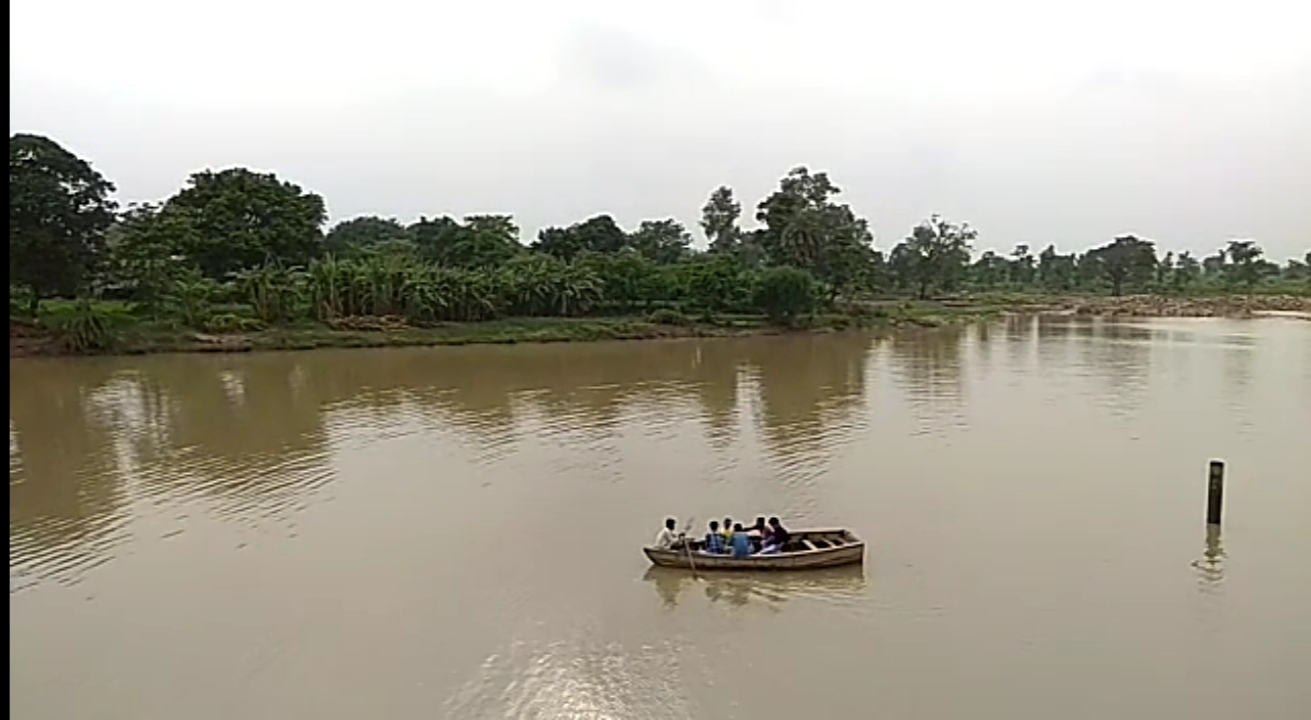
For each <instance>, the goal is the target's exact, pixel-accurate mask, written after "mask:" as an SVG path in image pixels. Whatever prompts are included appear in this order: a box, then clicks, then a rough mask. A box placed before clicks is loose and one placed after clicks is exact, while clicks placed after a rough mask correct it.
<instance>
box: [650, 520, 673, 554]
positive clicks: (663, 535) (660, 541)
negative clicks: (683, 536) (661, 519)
mask: <svg viewBox="0 0 1311 720" xmlns="http://www.w3.org/2000/svg"><path fill="white" fill-rule="evenodd" d="M677 526H678V523H677V522H676V521H675V520H674V519H673V518H666V519H665V526H664V527H662V528H660V532H658V533H656V539H655V547H656V549H657V550H672V549H673V548H674V544H675V543H677V542H678V535H677V534H675V533H674V528H675V527H677Z"/></svg>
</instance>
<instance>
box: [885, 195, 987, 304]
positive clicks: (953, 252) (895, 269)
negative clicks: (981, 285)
mask: <svg viewBox="0 0 1311 720" xmlns="http://www.w3.org/2000/svg"><path fill="white" fill-rule="evenodd" d="M976 237H978V233H977V232H976V231H975V230H974V229H973V228H971V227H970V226H969V225H968V224H966V223H961V224H956V223H952V222H949V221H947V220H946V219H945V218H943V217H942V216H941V215H933V216H931V217H930V218H929V219H927V220H925V221H923V222H921V223H920V224H919V225H916V226H915V227H914V228H913V229H912V230H911V233H910V237H908V238H906V239H905V240H903V241H902V242H900V243H898V244H897V246H896V247H894V248H892V254H891V255H890V256H889V258H888V264H889V266H890V269H891V271H892V273H893V274H894V276H896V277H897V278H898V280H899V284H901V285H902V286H903V287H911V288H914V289H915V294H916V296H918V297H919V298H920V299H927V298H928V297H929V295H930V293H931V292H932V291H933V290H935V289H943V290H950V289H952V288H954V287H956V285H957V284H958V283H959V282H960V278H961V277H962V276H963V275H964V274H965V268H966V266H967V265H968V264H969V261H970V245H971V243H973V242H974V239H975V238H976Z"/></svg>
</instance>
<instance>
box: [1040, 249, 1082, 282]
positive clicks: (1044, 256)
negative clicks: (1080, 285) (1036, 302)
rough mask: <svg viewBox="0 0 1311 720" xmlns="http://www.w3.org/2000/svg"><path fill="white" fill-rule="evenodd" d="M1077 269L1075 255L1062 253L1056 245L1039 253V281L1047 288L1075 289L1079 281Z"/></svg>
mask: <svg viewBox="0 0 1311 720" xmlns="http://www.w3.org/2000/svg"><path fill="white" fill-rule="evenodd" d="M1076 269H1077V266H1076V264H1075V257H1074V255H1073V254H1071V255H1061V254H1060V253H1058V252H1056V246H1055V245H1048V246H1047V248H1046V249H1045V250H1043V251H1042V252H1041V253H1039V254H1038V282H1039V283H1041V284H1042V286H1043V287H1044V288H1046V289H1047V290H1060V291H1069V290H1073V289H1074V287H1075V285H1076V284H1077V282H1078V277H1077V272H1076Z"/></svg>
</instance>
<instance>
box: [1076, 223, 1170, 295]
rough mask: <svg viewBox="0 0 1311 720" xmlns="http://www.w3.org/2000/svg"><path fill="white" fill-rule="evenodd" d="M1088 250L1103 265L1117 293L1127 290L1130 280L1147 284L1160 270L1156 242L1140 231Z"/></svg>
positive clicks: (1095, 260)
mask: <svg viewBox="0 0 1311 720" xmlns="http://www.w3.org/2000/svg"><path fill="white" fill-rule="evenodd" d="M1087 254H1088V256H1089V257H1090V258H1092V259H1093V261H1094V262H1096V263H1097V264H1098V265H1099V266H1100V269H1101V272H1102V274H1103V275H1104V276H1105V277H1106V279H1107V280H1109V281H1110V283H1111V294H1112V295H1114V296H1116V297H1119V296H1120V295H1121V294H1123V292H1124V286H1125V284H1126V283H1128V284H1130V285H1132V286H1137V287H1142V286H1145V285H1146V284H1147V283H1148V282H1150V281H1151V279H1152V277H1153V274H1154V273H1155V271H1156V244H1155V243H1153V242H1151V241H1150V240H1143V239H1142V238H1139V237H1137V236H1136V235H1121V236H1120V237H1117V238H1116V239H1115V240H1114V241H1112V242H1111V243H1109V244H1107V245H1103V246H1101V247H1099V248H1094V249H1092V250H1089V251H1088V253H1087Z"/></svg>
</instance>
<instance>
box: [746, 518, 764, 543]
mask: <svg viewBox="0 0 1311 720" xmlns="http://www.w3.org/2000/svg"><path fill="white" fill-rule="evenodd" d="M752 533H755V537H752V538H751V544H752V546H754V547H755V549H756V552H760V551H761V550H763V549H765V546H766V545H768V544H769V525H767V524H765V516H764V515H761V516H759V517H757V518H756V524H755V525H752V526H751V527H750V528H747V534H748V535H750V534H752Z"/></svg>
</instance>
